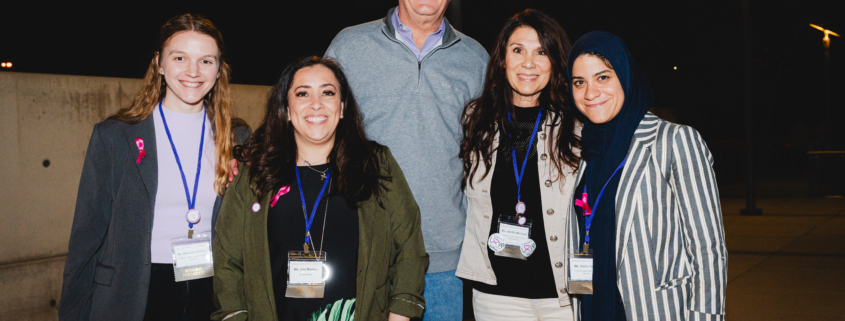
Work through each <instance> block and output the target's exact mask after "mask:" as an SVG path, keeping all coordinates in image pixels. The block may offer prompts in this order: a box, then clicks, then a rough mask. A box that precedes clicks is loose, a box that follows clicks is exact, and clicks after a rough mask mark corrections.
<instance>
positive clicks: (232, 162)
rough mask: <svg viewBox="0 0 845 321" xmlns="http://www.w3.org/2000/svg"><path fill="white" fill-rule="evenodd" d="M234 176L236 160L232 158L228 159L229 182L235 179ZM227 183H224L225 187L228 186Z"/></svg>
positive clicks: (236, 168) (236, 170) (235, 173)
mask: <svg viewBox="0 0 845 321" xmlns="http://www.w3.org/2000/svg"><path fill="white" fill-rule="evenodd" d="M235 176H238V160H237V159H232V160H230V161H229V183H231V182H232V181H234V180H235ZM229 183H226V187H229Z"/></svg>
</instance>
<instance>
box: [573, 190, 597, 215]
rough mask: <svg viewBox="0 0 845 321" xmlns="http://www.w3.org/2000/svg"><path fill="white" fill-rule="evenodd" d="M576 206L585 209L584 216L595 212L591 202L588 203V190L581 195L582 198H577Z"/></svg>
mask: <svg viewBox="0 0 845 321" xmlns="http://www.w3.org/2000/svg"><path fill="white" fill-rule="evenodd" d="M575 206H578V207H580V208H583V209H584V216H590V214H593V209H591V208H590V204H587V193H586V192H585V193H584V194H583V195H582V196H581V199H580V200H578V199H576V200H575Z"/></svg>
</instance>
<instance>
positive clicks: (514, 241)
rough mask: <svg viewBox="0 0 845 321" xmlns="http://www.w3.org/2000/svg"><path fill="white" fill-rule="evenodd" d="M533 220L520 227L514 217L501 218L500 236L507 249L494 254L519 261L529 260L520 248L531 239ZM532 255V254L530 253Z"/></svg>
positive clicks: (527, 220) (504, 216)
mask: <svg viewBox="0 0 845 321" xmlns="http://www.w3.org/2000/svg"><path fill="white" fill-rule="evenodd" d="M532 222H533V220H531V219H526V221H525V224H524V225H519V223H518V222H517V220H516V218H515V217H513V216H508V215H502V216H499V235H500V236H502V238H503V239H504V240H505V244H506V245H505V248H504V249H503V250H501V251H497V252H494V253H493V254H495V255H496V256H501V257H508V258H513V259H519V260H528V257H527V256H525V255H523V254H522V252H521V251H520V250H519V247H520V246H521V245H522V243H523V242H524V241H526V240H529V239H531V224H532ZM529 254H530V253H529Z"/></svg>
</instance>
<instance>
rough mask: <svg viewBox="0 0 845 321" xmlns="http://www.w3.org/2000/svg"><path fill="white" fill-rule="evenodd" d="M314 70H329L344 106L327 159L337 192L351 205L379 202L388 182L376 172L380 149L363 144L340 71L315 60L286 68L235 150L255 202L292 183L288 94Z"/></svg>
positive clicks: (329, 63)
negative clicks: (299, 75)
mask: <svg viewBox="0 0 845 321" xmlns="http://www.w3.org/2000/svg"><path fill="white" fill-rule="evenodd" d="M317 65H320V66H324V67H326V68H328V69H329V70H331V71H332V73H333V74H334V76H335V78H336V79H337V82H338V84H339V85H340V88H339V89H338V90H339V91H340V99H341V101H343V102H344V107H343V118H342V119H340V121H339V122H338V124H337V128H336V129H335V141H334V146H333V147H332V150H331V153H330V154H329V164H330V165H331V166H332V168H335V169H337V171H338V173H337V188H338V193H339V194H340V195H341V196H342V197H343V198H344V199H345V200H346V201H347V203H349V204H350V205H355V203H356V202H361V201H366V200H368V199H371V198H375V199H376V200H378V201H379V202H380V203H381V202H382V200H381V199H379V196H380V195H381V191H382V188H384V182H383V181H384V180H388V181H389V180H390V178H389V177H385V176H383V175H382V174H381V172H380V168H381V165H380V164H379V160H378V156H377V155H376V152H377V151H378V150H379V149H380V148H381V146H380V145H378V144H376V143H375V142H372V141H370V140H368V139H367V135H366V134H365V133H364V125H363V117H362V116H361V112H360V111H359V108H358V104H357V103H356V102H355V97H354V96H353V95H352V90H350V88H349V82H348V80H347V79H346V75H345V74H344V73H343V69H342V68H341V67H340V65H339V64H338V63H337V62H335V61H334V60H332V59H331V58H320V57H316V56H314V57H307V58H303V59H300V60H298V61H296V62H294V63H292V64H290V65H289V66H287V67H286V68H285V70H284V71H283V72H282V76H281V78H280V79H279V81H278V82H277V83H276V85H275V86H273V89H272V90H271V92H270V97H269V99H268V101H267V110H266V112H265V113H264V120H263V121H262V123H261V125H260V126H258V128H256V129H255V132H254V133H253V135H252V137H250V139H249V140H248V141H247V143H246V144H245V146H243V150H242V151H241V146H238V148H237V150H236V152H235V154H237V155H238V157H239V158H241V160H242V161H245V162H247V163H248V164H250V166H249V179H250V182H252V184H253V185H252V189H253V193H254V194H255V195H256V196H257V197H258V198H259V199H260V198H262V197H264V195H267V194H272V193H273V191H275V190H276V189H278V188H280V187H282V186H285V185H289V184H292V183H294V182H295V180H296V178H295V174H294V167H295V166H296V155H297V146H296V140H295V139H294V130H295V129H294V127H293V125H292V124H291V122H290V121H289V120H288V118H287V115H288V110H289V109H290V104H289V97H288V92H289V91H290V88H291V86H293V79H294V76H295V75H296V72H297V71H299V70H301V69H303V68H307V67H312V66H317Z"/></svg>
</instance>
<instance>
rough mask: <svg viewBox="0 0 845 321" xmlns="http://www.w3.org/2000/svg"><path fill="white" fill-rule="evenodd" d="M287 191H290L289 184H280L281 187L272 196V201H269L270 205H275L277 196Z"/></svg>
mask: <svg viewBox="0 0 845 321" xmlns="http://www.w3.org/2000/svg"><path fill="white" fill-rule="evenodd" d="M288 192H290V185H287V186H282V188H280V189H279V192H278V193H276V196H273V201H272V202H270V207H273V206H276V202H277V201H278V200H279V196H282V195H285V194H287V193H288Z"/></svg>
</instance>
